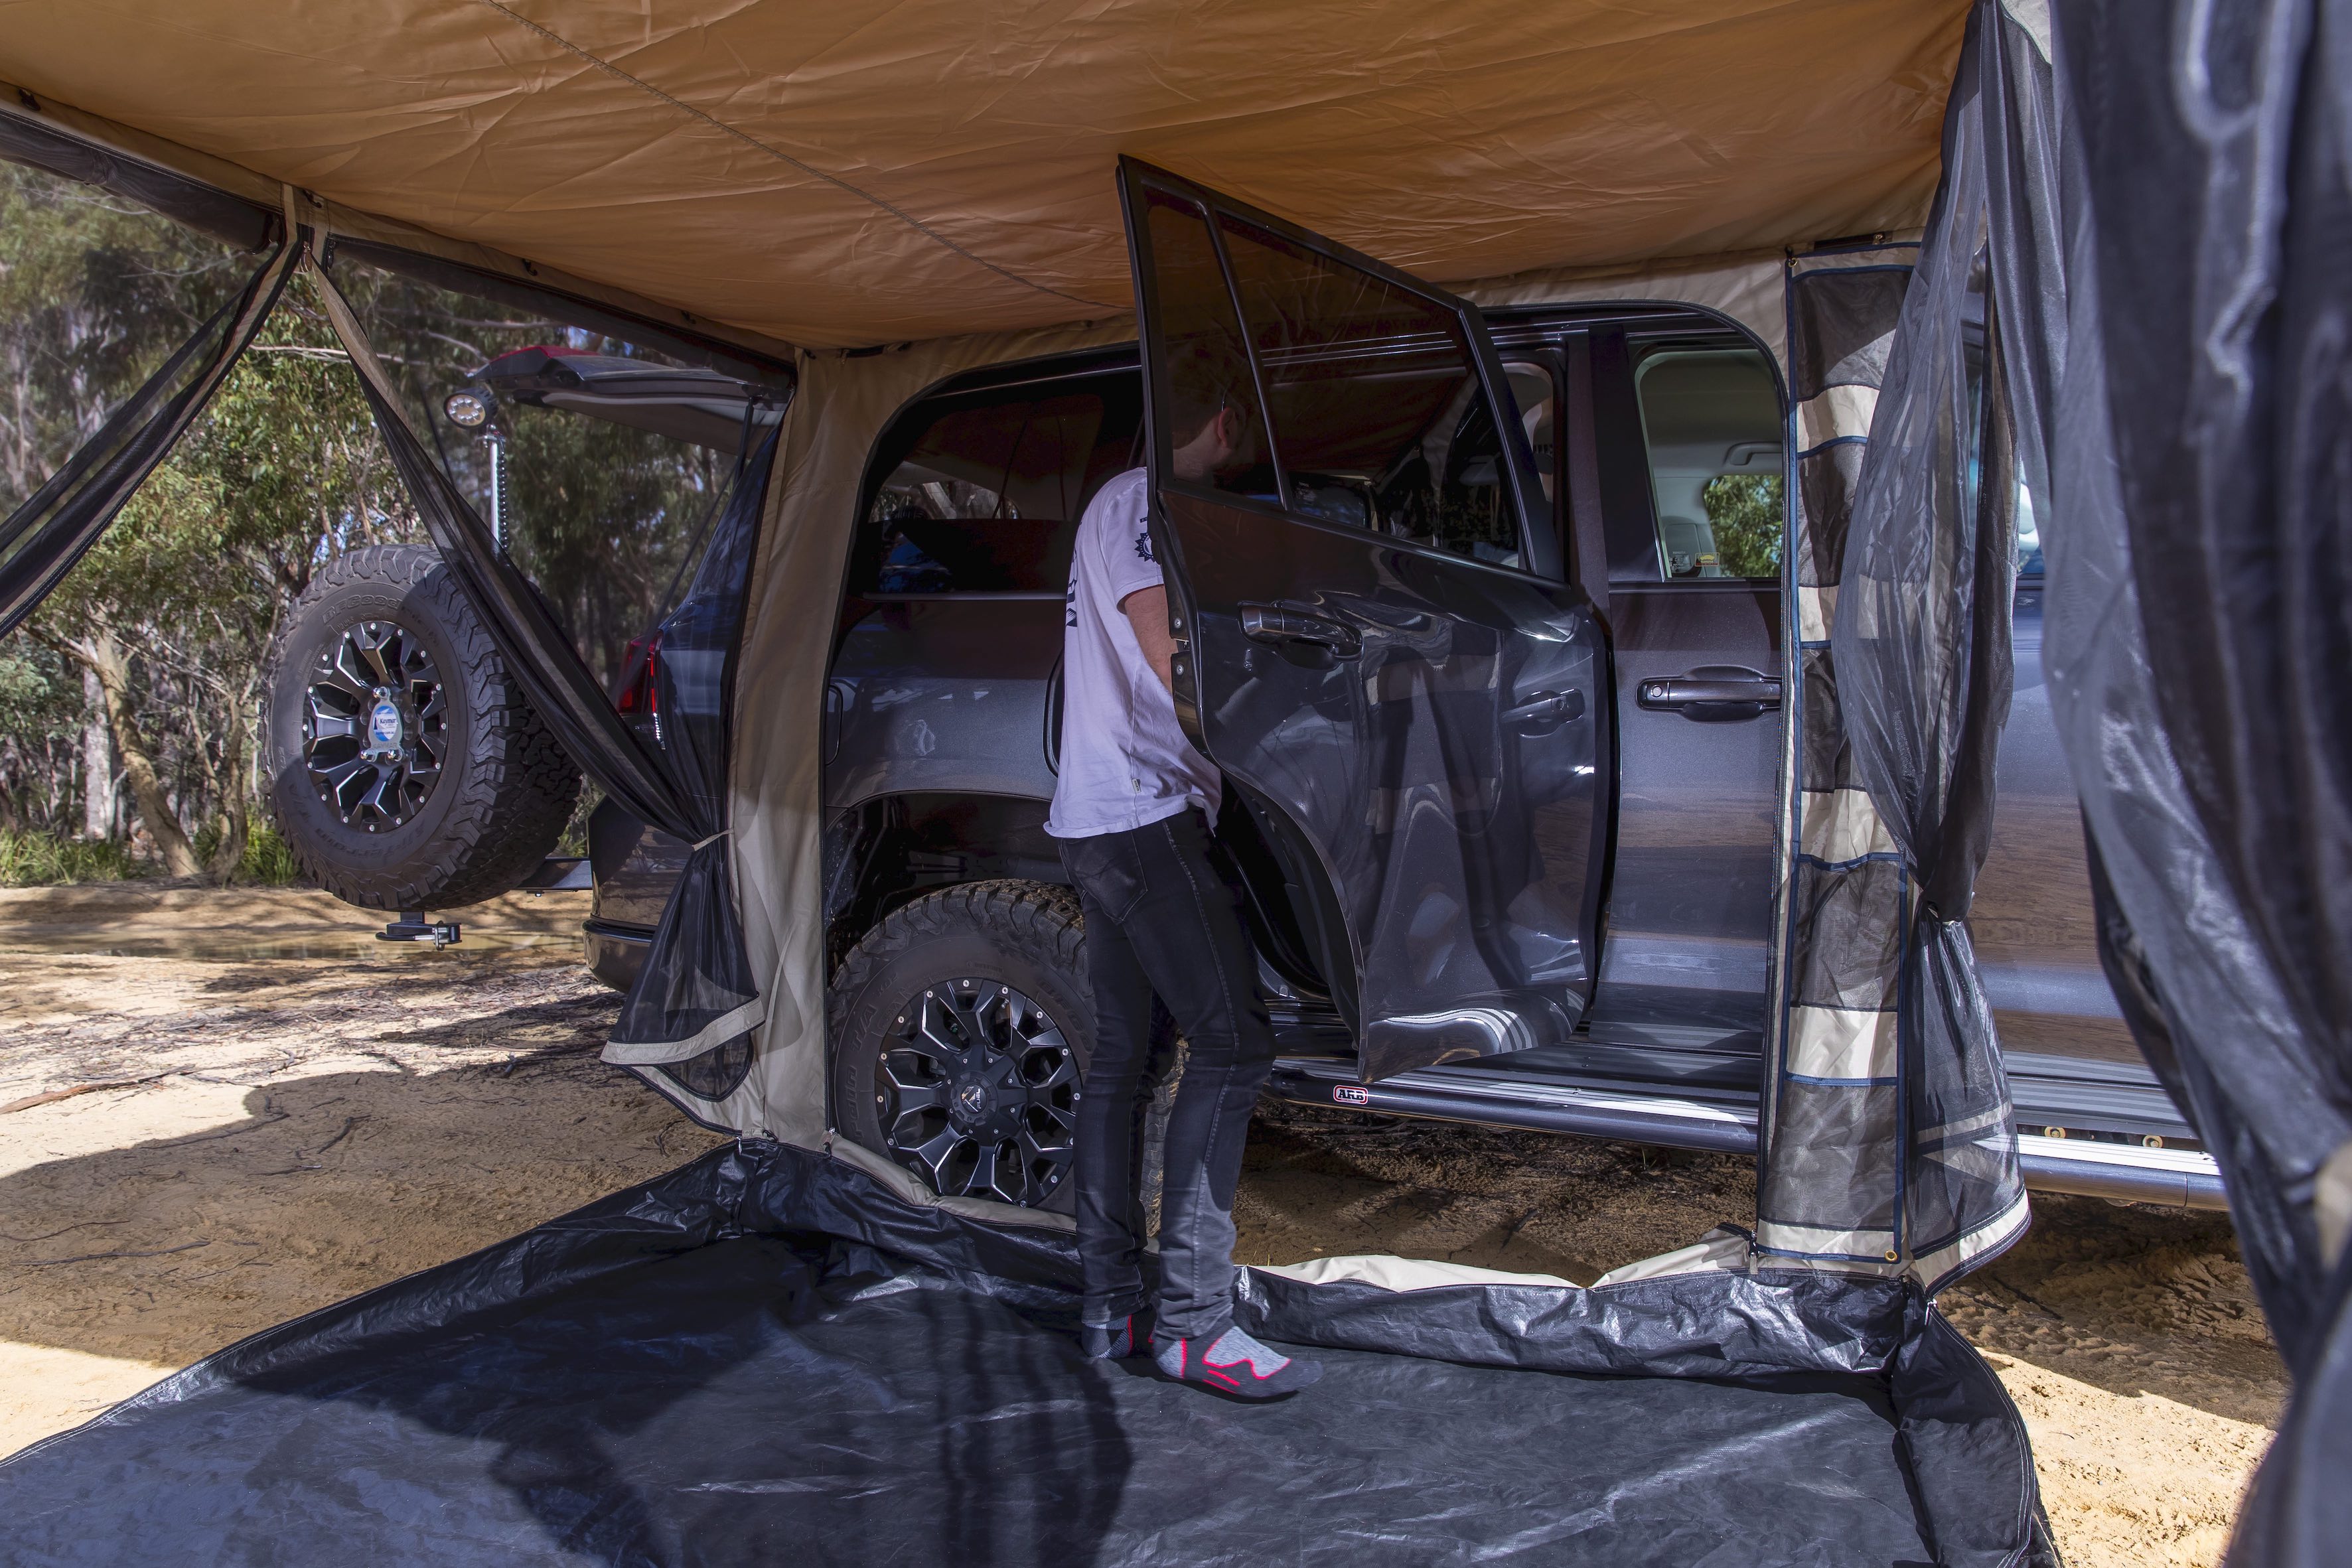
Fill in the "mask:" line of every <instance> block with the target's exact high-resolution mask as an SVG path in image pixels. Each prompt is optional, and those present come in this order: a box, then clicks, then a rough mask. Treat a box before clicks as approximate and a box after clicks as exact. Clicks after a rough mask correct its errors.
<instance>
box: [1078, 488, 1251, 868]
mask: <svg viewBox="0 0 2352 1568" xmlns="http://www.w3.org/2000/svg"><path fill="white" fill-rule="evenodd" d="M1149 497H1150V481H1149V480H1148V478H1147V477H1146V476H1145V474H1144V471H1143V470H1142V469H1140V468H1133V469H1129V471H1128V472H1126V473H1124V474H1121V475H1120V476H1118V477H1117V478H1116V479H1113V480H1111V481H1110V483H1108V484H1107V485H1105V486H1103V487H1102V488H1101V489H1100V490H1098V491H1097V492H1096V494H1095V498H1094V500H1093V501H1092V502H1091V503H1089V504H1088V505H1087V515H1086V516H1085V517H1082V518H1080V519H1079V521H1078V538H1077V548H1076V550H1075V552H1074V553H1073V554H1072V556H1071V558H1070V588H1069V592H1068V595H1067V597H1066V601H1065V605H1064V609H1063V613H1062V628H1063V630H1062V756H1061V776H1060V778H1059V779H1058V780H1057V781H1056V783H1055V786H1054V808H1053V810H1051V811H1049V812H1048V813H1047V814H1046V817H1045V831H1047V832H1049V833H1051V834H1053V835H1054V836H1055V838H1057V839H1086V838H1092V837H1094V836H1095V835H1096V834H1097V833H1123V832H1126V831H1129V829H1131V828H1140V827H1142V826H1144V825H1145V824H1146V823H1149V822H1157V821H1161V820H1162V819H1164V818H1168V817H1172V816H1174V815H1176V814H1177V813H1178V812H1179V811H1181V810H1185V809H1186V808H1188V807H1192V806H1198V807H1200V808H1201V810H1202V811H1204V812H1206V813H1207V814H1208V818H1209V821H1211V822H1214V821H1216V820H1217V805H1218V801H1219V798H1220V795H1221V789H1220V788H1219V784H1218V780H1217V770H1216V768H1214V767H1213V766H1211V764H1210V762H1209V759H1208V758H1205V757H1203V756H1202V755H1201V754H1200V753H1199V752H1198V751H1195V750H1193V749H1192V742H1191V741H1189V740H1187V739H1185V738H1184V732H1183V730H1182V729H1181V728H1180V727H1178V726H1177V723H1176V704H1175V702H1174V701H1173V700H1172V699H1171V697H1170V696H1169V695H1168V688H1167V687H1165V686H1163V685H1160V676H1159V675H1158V674H1155V673H1154V672H1153V670H1152V668H1151V665H1150V663H1149V662H1148V661H1146V660H1145V658H1144V656H1143V645H1142V644H1141V643H1138V642H1137V641H1136V640H1135V628H1134V627H1132V626H1130V625H1129V623H1128V620H1127V615H1126V613H1125V612H1122V611H1121V610H1120V609H1119V607H1118V605H1119V601H1121V600H1122V599H1125V598H1126V597H1127V596H1128V595H1129V594H1130V593H1133V592H1135V591H1137V590H1138V589H1142V588H1150V587H1153V586H1154V585H1156V584H1158V583H1160V582H1161V581H1163V580H1165V579H1164V578H1163V576H1162V574H1161V572H1160V562H1159V559H1157V558H1156V557H1155V556H1153V555H1152V553H1151V531H1150V528H1149V527H1148V526H1147V524H1146V521H1145V518H1146V516H1147V513H1146V507H1147V506H1148V505H1149Z"/></svg>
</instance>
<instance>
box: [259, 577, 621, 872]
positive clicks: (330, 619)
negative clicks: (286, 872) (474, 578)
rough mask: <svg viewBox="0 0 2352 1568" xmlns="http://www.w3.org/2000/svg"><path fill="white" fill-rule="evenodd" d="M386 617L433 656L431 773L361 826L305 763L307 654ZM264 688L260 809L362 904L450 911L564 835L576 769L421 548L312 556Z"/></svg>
mask: <svg viewBox="0 0 2352 1568" xmlns="http://www.w3.org/2000/svg"><path fill="white" fill-rule="evenodd" d="M366 621H391V622H397V623H398V624H400V625H401V626H403V627H404V628H405V629H406V630H407V631H408V632H411V633H413V634H415V636H416V637H417V638H418V639H420V640H421V641H422V642H423V643H425V646H426V648H427V649H428V650H429V651H430V652H431V653H432V655H433V658H434V662H435V663H436V665H437V666H438V668H439V671H440V675H441V681H442V689H443V691H444V693H445V694H446V705H447V708H448V716H447V721H446V722H447V731H446V740H447V745H446V755H445V759H444V762H443V765H442V768H441V774H440V777H439V779H437V780H436V783H435V784H434V786H433V788H432V789H431V792H430V793H429V794H428V795H427V796H426V798H425V801H424V803H423V805H422V806H421V807H420V808H418V810H416V812H415V815H414V816H412V817H410V818H409V819H408V820H407V821H404V822H402V823H400V824H399V825H398V826H397V827H394V828H391V829H389V830H386V831H376V832H365V831H358V830H355V829H354V828H352V827H351V826H349V825H347V824H346V823H345V822H344V821H342V820H341V817H340V816H339V815H338V814H337V813H336V811H335V810H334V809H333V808H332V807H331V806H330V805H329V804H328V803H327V802H325V801H323V800H320V798H319V792H318V788H317V786H316V785H315V783H314V782H313V781H312V779H311V778H310V772H309V770H308V768H306V767H305V766H304V759H303V753H302V717H303V700H304V697H305V695H306V693H307V691H308V688H309V685H310V670H311V664H312V661H313V660H314V659H315V658H316V657H317V656H318V655H319V654H320V652H321V651H322V650H324V649H326V648H328V647H330V646H331V644H332V643H334V642H335V641H336V640H338V639H340V638H341V636H342V635H343V633H344V632H345V631H346V630H347V629H349V628H350V627H352V626H354V625H357V624H359V623H360V622H366ZM262 690H263V692H264V693H265V694H266V696H267V700H268V714H267V716H266V721H265V728H264V734H263V754H262V755H263V760H264V763H265V765H266V767H267V768H268V799H269V808H270V814H271V816H272V817H273V818H274V819H275V821H277V824H278V831H279V832H280V833H282V834H283V835H284V836H285V838H286V841H287V842H288V844H289V846H290V847H291V848H292V850H293V852H294V858H295V860H296V862H298V863H299V865H300V866H301V868H302V870H303V872H304V873H305V874H306V875H308V876H309V877H310V879H311V880H312V881H314V882H316V883H318V884H319V885H320V886H321V887H323V888H325V889H326V890H327V891H328V892H330V893H331V894H334V895H335V896H336V897H337V898H340V899H341V900H343V901H344V902H345V903H346V904H357V905H359V906H360V907H361V908H362V909H387V910H403V909H414V910H438V909H456V908H459V907H462V906H463V905H466V904H478V903H480V902H481V901H482V900H484V899H486V898H494V897H496V896H497V895H498V894H501V893H505V892H507V891H508V890H509V889H510V888H513V887H515V886H516V885H517V884H519V883H520V882H521V881H522V880H523V878H525V877H526V876H529V875H530V873H531V871H532V870H533V869H534V868H536V867H537V866H538V865H539V863H540V862H541V861H543V860H545V859H546V858H547V854H548V852H549V851H551V850H552V849H554V847H555V845H556V842H557V841H558V840H559V839H561V838H562V834H563V829H564V824H565V823H567V822H569V821H571V819H572V808H573V806H574V805H575V804H576V803H577V802H578V800H579V798H580V769H579V768H577V767H576V766H574V765H573V763H572V758H570V757H569V756H567V755H566V754H565V753H564V750H563V748H562V747H561V746H559V745H558V744H557V743H556V739H555V737H554V736H553V735H552V734H551V733H550V732H549V730H548V728H547V727H546V726H545V725H544V724H542V723H541V721H540V719H539V716H537V715H536V714H534V713H533V712H532V711H531V708H530V703H529V701H528V700H527V699H526V698H525V697H524V695H523V691H522V685H521V683H520V681H518V680H517V679H516V678H515V674H514V672H513V671H512V670H510V669H509V667H508V665H507V663H506V660H505V659H504V658H503V657H501V656H500V654H499V651H498V647H497V645H496V644H495V643H492V642H491V640H490V634H489V631H488V628H487V627H485V626H484V625H483V624H482V622H481V620H480V618H479V617H478V616H477V615H476V614H475V613H474V609H473V606H472V605H471V604H469V603H467V601H466V596H465V594H464V593H463V592H462V591H460V590H459V589H458V587H457V580H455V579H454V578H453V577H451V575H450V573H449V570H448V568H447V567H446V565H444V564H443V562H442V560H441V558H440V556H439V554H438V553H437V552H436V551H435V550H434V549H432V548H431V547H429V546H423V545H371V546H368V547H366V548H364V549H355V550H352V551H350V552H348V553H347V554H344V555H342V556H341V557H338V558H337V559H334V560H331V561H330V562H328V563H327V565H326V566H324V567H322V568H321V569H320V571H319V574H318V576H317V577H315V578H314V579H312V580H311V582H310V587H308V588H306V589H305V590H303V591H302V594H301V596H300V597H299V599H297V600H296V601H294V604H293V606H292V608H291V609H290V610H289V612H288V614H287V617H286V622H285V624H284V625H283V626H282V627H280V628H279V630H278V635H277V636H276V637H275V638H274V639H273V640H272V641H271V643H270V647H269V655H268V663H267V664H265V666H264V668H263V674H262Z"/></svg>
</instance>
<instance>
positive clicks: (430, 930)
mask: <svg viewBox="0 0 2352 1568" xmlns="http://www.w3.org/2000/svg"><path fill="white" fill-rule="evenodd" d="M375 939H376V940H377V941H379V942H430V943H432V944H433V946H436V947H455V946H457V944H458V943H459V942H461V941H463V940H464V939H465V936H464V932H463V930H462V929H461V928H460V927H459V925H457V922H456V921H454V920H435V919H432V918H430V917H429V916H427V915H425V914H424V913H423V912H422V911H419V910H415V909H404V910H402V911H401V912H400V918H399V919H397V920H395V921H394V922H393V923H392V924H391V925H386V926H385V927H384V928H383V930H381V931H379V932H377V933H376V934H375Z"/></svg>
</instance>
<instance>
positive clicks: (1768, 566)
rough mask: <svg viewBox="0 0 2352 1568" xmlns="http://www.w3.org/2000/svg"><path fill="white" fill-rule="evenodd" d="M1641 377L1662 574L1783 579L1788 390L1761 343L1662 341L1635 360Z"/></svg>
mask: <svg viewBox="0 0 2352 1568" xmlns="http://www.w3.org/2000/svg"><path fill="white" fill-rule="evenodd" d="M1633 386H1634V396H1635V401H1636V402H1637V403H1638V405H1639V407H1640V409H1641V415H1642V434H1643V443H1644V445H1645V448H1646V452H1647V456H1648V459H1649V467H1650V492H1651V496H1652V497H1653V500H1654V509H1653V516H1654V517H1655V518H1656V519H1657V531H1658V570H1659V574H1660V575H1661V576H1664V577H1665V578H1667V579H1669V580H1675V579H1695V578H1716V577H1735V578H1778V577H1779V576H1780V538H1781V531H1782V528H1783V526H1784V512H1783V500H1784V493H1783V481H1782V475H1781V470H1782V462H1781V432H1780V389H1779V387H1778V386H1777V385H1776V384H1775V382H1773V379H1772V372H1771V371H1770V370H1769V368H1768V367H1767V366H1766V364H1765V362H1764V356H1763V355H1762V354H1761V353H1759V352H1758V351H1757V350H1753V349H1731V348H1724V349H1715V348H1703V349H1690V348H1661V349H1654V350H1650V351H1649V352H1647V353H1645V354H1644V355H1643V357H1642V358H1641V359H1640V361H1638V362H1637V363H1636V365H1635V367H1634V371H1633Z"/></svg>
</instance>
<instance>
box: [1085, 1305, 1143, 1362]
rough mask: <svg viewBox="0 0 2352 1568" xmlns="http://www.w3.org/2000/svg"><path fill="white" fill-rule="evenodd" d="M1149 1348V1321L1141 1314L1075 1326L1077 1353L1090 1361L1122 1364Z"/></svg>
mask: <svg viewBox="0 0 2352 1568" xmlns="http://www.w3.org/2000/svg"><path fill="white" fill-rule="evenodd" d="M1150 1348H1151V1320H1150V1318H1148V1317H1146V1316H1145V1315H1144V1314H1143V1313H1141V1312H1129V1313H1128V1314H1127V1316H1125V1317H1123V1318H1113V1319H1112V1320H1111V1321H1110V1322H1107V1323H1081V1324H1079V1325H1078V1350H1079V1352H1080V1353H1081V1354H1084V1355H1085V1356H1086V1358H1087V1360H1089V1361H1125V1360H1126V1359H1127V1358H1128V1357H1129V1356H1130V1355H1141V1354H1144V1353H1145V1352H1146V1351H1148V1350H1150Z"/></svg>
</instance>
